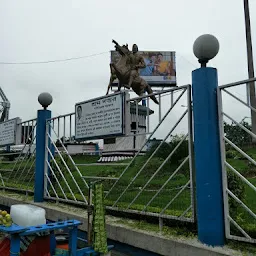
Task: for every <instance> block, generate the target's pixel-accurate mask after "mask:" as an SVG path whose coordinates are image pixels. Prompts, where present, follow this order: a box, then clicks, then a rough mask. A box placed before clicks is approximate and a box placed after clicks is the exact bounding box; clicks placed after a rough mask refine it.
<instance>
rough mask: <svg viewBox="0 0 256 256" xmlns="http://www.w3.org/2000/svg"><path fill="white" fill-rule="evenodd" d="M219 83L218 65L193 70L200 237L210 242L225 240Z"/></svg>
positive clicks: (220, 244) (205, 241) (220, 242)
mask: <svg viewBox="0 0 256 256" xmlns="http://www.w3.org/2000/svg"><path fill="white" fill-rule="evenodd" d="M217 86H218V78H217V70H216V69H215V68H208V67H203V68H199V69H196V70H194V71H193V72H192V94H193V115H194V149H195V167H196V198H197V203H196V204H197V220H198V237H199V240H200V241H201V242H202V243H204V244H207V245H210V246H222V245H224V242H225V228H224V207H223V194H222V171H221V152H220V135H219V120H218V105H217Z"/></svg>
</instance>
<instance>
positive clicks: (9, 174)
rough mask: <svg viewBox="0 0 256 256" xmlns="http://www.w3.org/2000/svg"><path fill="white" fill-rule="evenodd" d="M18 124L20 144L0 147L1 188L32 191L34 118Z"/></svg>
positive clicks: (34, 147)
mask: <svg viewBox="0 0 256 256" xmlns="http://www.w3.org/2000/svg"><path fill="white" fill-rule="evenodd" d="M18 125H19V126H21V131H22V132H21V144H20V145H15V146H10V147H2V148H1V149H0V150H1V153H0V180H1V188H2V189H8V190H14V191H22V192H26V193H28V192H29V193H34V174H35V159H36V119H31V120H27V121H23V122H21V123H20V124H18Z"/></svg>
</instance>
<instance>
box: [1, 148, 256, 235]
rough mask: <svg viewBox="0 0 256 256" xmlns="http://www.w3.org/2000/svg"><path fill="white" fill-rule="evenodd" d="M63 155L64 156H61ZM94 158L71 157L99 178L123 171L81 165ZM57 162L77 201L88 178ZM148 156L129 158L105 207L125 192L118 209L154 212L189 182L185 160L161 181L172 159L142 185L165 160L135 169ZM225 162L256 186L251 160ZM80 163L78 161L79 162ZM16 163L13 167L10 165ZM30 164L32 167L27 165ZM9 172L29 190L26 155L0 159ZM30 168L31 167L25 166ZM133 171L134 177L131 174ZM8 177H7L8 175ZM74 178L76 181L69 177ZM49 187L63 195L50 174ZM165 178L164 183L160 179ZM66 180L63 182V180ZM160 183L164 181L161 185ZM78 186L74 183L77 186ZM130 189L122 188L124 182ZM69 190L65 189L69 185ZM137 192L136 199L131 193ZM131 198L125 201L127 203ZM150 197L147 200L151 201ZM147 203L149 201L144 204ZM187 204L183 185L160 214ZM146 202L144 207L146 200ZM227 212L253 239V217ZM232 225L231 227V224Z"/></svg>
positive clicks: (250, 202)
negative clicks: (19, 159) (19, 158)
mask: <svg viewBox="0 0 256 256" xmlns="http://www.w3.org/2000/svg"><path fill="white" fill-rule="evenodd" d="M244 151H245V152H246V153H247V154H249V155H250V156H251V157H252V158H253V159H255V160H256V149H255V148H250V149H245V150H244ZM65 158H67V157H65ZM98 159H99V157H98V156H73V160H74V162H75V163H76V164H78V165H77V168H78V169H79V171H80V173H81V175H82V176H100V177H110V178H118V177H119V176H120V175H121V173H122V172H123V170H124V169H125V168H126V166H125V165H117V166H109V165H104V164H100V165H83V164H92V163H96V162H97V160H98ZM56 161H57V162H58V164H59V167H60V169H61V170H62V172H63V173H64V177H65V180H64V179H63V177H62V176H61V175H60V173H59V171H58V169H57V168H56V167H55V165H54V163H52V167H53V169H54V172H55V174H56V175H57V178H58V180H59V183H60V185H61V187H62V189H63V190H64V192H65V194H66V196H67V198H69V199H73V196H72V193H71V191H70V189H71V190H72V192H73V193H74V196H75V197H76V199H77V200H83V197H82V195H81V193H82V194H83V195H84V196H85V197H87V195H88V189H87V187H86V184H85V181H86V182H87V183H89V181H90V180H91V179H88V178H86V179H85V181H84V180H83V179H82V178H81V176H80V174H79V172H78V171H77V169H76V168H75V167H74V165H73V164H72V163H71V161H70V160H68V161H67V163H68V166H69V169H70V171H71V173H72V176H73V178H72V176H71V175H70V173H69V172H68V171H67V169H66V167H65V166H64V165H63V163H62V161H61V160H60V159H58V158H56ZM130 161H131V160H125V161H120V162H118V163H121V164H128V163H129V162H130ZM146 161H147V159H146V157H144V156H139V157H137V158H136V159H135V161H133V163H132V164H131V165H130V166H129V167H128V168H127V170H126V172H125V173H124V175H123V176H122V177H121V178H120V179H119V180H118V182H117V183H116V185H115V186H114V188H113V189H112V190H111V192H110V193H109V194H108V195H107V196H106V198H105V203H106V205H108V206H112V205H113V204H114V203H115V201H116V200H117V199H118V198H119V197H120V195H121V194H122V193H123V192H124V190H126V191H125V193H124V194H123V195H122V196H121V198H119V200H118V202H117V204H116V205H115V206H117V207H118V208H120V209H127V208H128V206H129V209H133V210H140V211H141V210H145V211H147V212H155V213H159V212H161V211H162V209H163V208H165V207H166V206H167V204H168V203H169V202H170V201H171V200H172V199H173V198H174V197H175V196H176V195H177V193H178V192H179V191H180V190H181V188H182V187H183V186H184V185H185V184H186V183H187V182H188V181H189V166H188V162H186V163H185V164H184V166H183V167H182V168H181V169H180V170H179V171H178V172H177V173H176V174H175V175H174V176H173V178H172V179H171V180H170V181H169V182H168V183H166V181H167V179H168V178H169V177H170V176H171V175H172V174H173V173H174V171H175V170H176V169H177V167H178V166H179V164H180V163H176V164H173V163H171V162H169V161H168V162H167V163H166V164H165V165H164V166H163V167H162V169H161V170H160V171H159V172H158V173H157V175H155V177H154V178H153V179H152V180H151V181H150V182H149V183H148V184H147V186H146V187H145V188H143V187H144V185H145V184H146V183H147V182H148V180H149V179H151V177H152V175H153V174H154V173H155V171H156V170H157V169H158V168H159V167H160V165H162V164H163V161H164V159H162V158H159V157H154V158H152V159H151V160H150V161H149V162H148V163H147V164H146V165H145V166H144V168H143V170H142V171H141V172H140V173H139V174H138V171H139V170H141V168H142V167H143V165H144V164H145V162H146ZM227 162H228V163H229V164H231V165H232V166H233V167H234V168H235V169H236V170H237V171H239V172H240V173H241V174H242V175H243V176H244V177H246V178H247V179H248V180H249V181H250V182H251V183H252V184H254V185H255V186H256V167H255V166H254V165H253V164H250V163H249V161H248V160H247V159H245V158H243V157H241V155H239V153H237V156H235V157H232V158H231V157H230V158H227ZM79 164H80V165H79ZM14 167H15V168H14ZM30 167H31V168H30ZM13 168H14V170H13V172H12V173H11V174H10V173H9V172H4V171H2V172H1V174H2V176H3V177H4V178H5V185H6V186H10V187H14V188H16V187H17V188H24V189H25V188H29V189H33V183H34V179H33V177H32V175H33V172H34V158H31V159H30V161H27V160H24V161H23V162H18V163H17V164H15V162H13V163H6V162H4V161H2V162H0V169H1V170H8V169H13ZM29 168H30V169H29ZM135 175H137V177H136V179H134V180H133V178H134V177H135ZM8 177H9V180H8V181H7V178H8ZM74 180H75V181H74ZM52 181H53V184H54V188H55V190H56V192H57V193H58V195H59V197H60V198H64V196H63V194H62V191H61V189H60V187H59V185H58V183H57V182H56V180H55V178H54V177H53V178H52ZM114 183H115V180H105V181H103V185H104V189H105V192H106V194H107V192H108V191H109V190H110V188H112V186H113V184H114ZM165 183H166V184H165ZM67 184H68V185H67ZM164 184H165V186H163V185H164ZM77 185H78V186H79V188H80V190H79V188H78V186H77ZM128 185H129V188H128V189H127V186H128ZM68 186H69V187H70V189H69V187H68ZM159 189H161V192H160V193H159V194H158V195H157V196H155V194H156V193H157V192H158V191H159ZM244 190H245V193H244V198H243V200H242V201H243V202H244V203H245V204H246V205H247V206H248V207H249V208H250V209H251V210H252V211H253V212H254V213H256V200H255V195H256V192H255V191H254V190H253V189H252V188H251V187H249V186H248V185H246V184H245V185H244ZM49 192H50V194H51V195H53V196H54V191H53V189H51V188H50V187H49ZM135 197H137V198H136V199H135V200H134V198H135ZM133 200H134V202H133V203H132V204H131V205H130V203H131V202H132V201H133ZM150 201H151V202H150ZM149 202H150V203H149ZM190 203H191V195H190V189H189V186H188V188H186V189H184V191H183V192H182V193H181V194H180V195H179V196H178V197H177V198H176V199H175V200H174V201H173V202H172V203H171V204H170V206H168V207H167V208H166V210H165V212H164V213H165V214H171V215H175V216H180V215H181V214H182V213H183V212H184V211H185V210H186V209H187V208H188V207H189V206H190ZM147 204H149V205H148V207H147V208H146V209H144V207H145V205H147ZM230 214H231V216H232V217H233V218H234V219H235V220H236V221H237V222H238V223H239V225H240V226H241V227H243V228H244V229H245V230H246V231H247V232H248V233H249V234H252V235H253V237H255V238H256V222H255V221H254V220H253V218H252V216H251V215H250V214H248V213H247V212H246V211H245V210H244V209H243V208H242V207H241V206H239V205H237V208H236V209H235V210H234V211H232V213H230ZM190 215H191V212H190V211H189V212H188V214H187V215H186V216H190ZM234 230H235V229H234ZM232 232H234V234H238V233H237V232H236V231H232Z"/></svg>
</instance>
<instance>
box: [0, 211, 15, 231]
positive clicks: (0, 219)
mask: <svg viewBox="0 0 256 256" xmlns="http://www.w3.org/2000/svg"><path fill="white" fill-rule="evenodd" d="M0 225H4V226H6V227H10V226H11V225H12V218H11V215H10V214H8V213H7V211H1V210H0Z"/></svg>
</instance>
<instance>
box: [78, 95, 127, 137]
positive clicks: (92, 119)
mask: <svg viewBox="0 0 256 256" xmlns="http://www.w3.org/2000/svg"><path fill="white" fill-rule="evenodd" d="M124 100H125V93H124V92H121V93H116V94H112V95H108V96H104V97H101V98H96V99H93V100H89V101H85V102H81V103H77V104H76V106H75V113H76V131H75V132H76V135H75V137H76V139H88V138H90V139H91V138H97V139H100V138H104V137H107V136H118V135H123V134H124Z"/></svg>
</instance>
